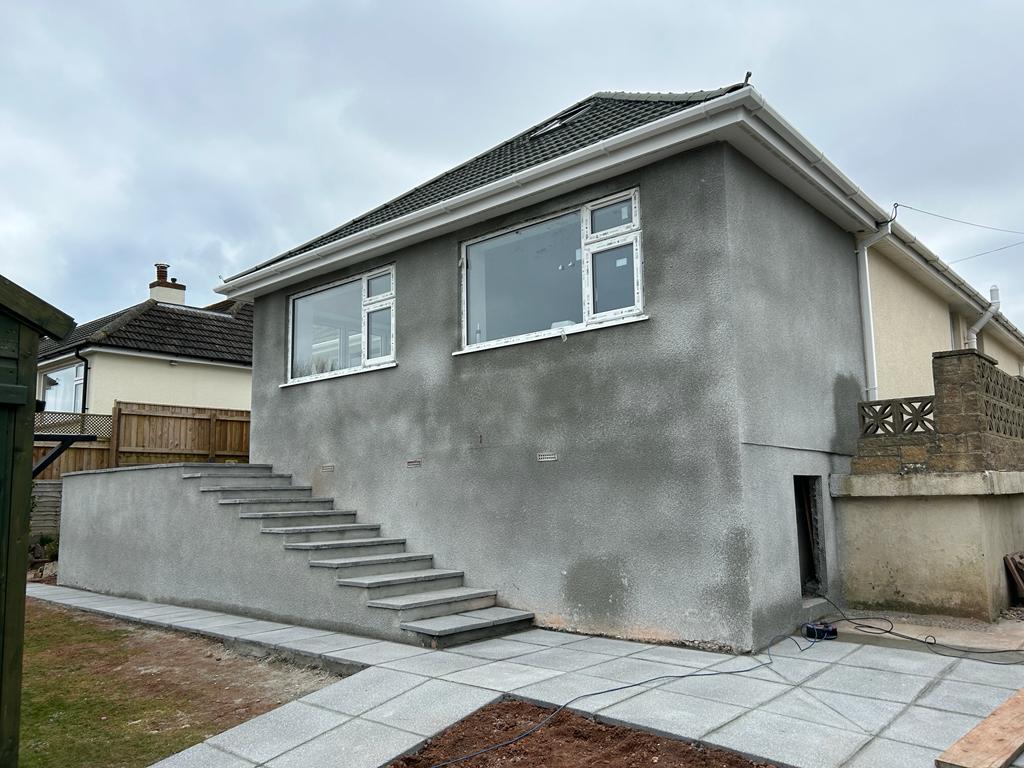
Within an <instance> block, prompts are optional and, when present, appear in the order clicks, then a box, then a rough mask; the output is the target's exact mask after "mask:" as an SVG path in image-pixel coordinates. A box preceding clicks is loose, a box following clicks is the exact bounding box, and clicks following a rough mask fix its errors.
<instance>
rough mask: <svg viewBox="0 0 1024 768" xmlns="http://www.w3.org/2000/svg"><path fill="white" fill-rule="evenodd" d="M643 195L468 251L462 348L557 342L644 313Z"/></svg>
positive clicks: (622, 197) (603, 203)
mask: <svg viewBox="0 0 1024 768" xmlns="http://www.w3.org/2000/svg"><path fill="white" fill-rule="evenodd" d="M639 227H640V224H639V208H638V195H637V191H636V190H632V191H630V192H625V193H621V194H618V195H615V196H612V197H608V198H603V199H601V200H597V201H595V202H593V203H589V204H587V205H585V206H583V207H582V208H581V209H579V210H575V211H571V212H569V213H563V214H560V215H557V216H553V217H551V218H549V219H545V220H543V221H540V222H537V223H534V224H528V225H525V226H522V227H518V228H516V229H513V230H510V231H507V232H502V233H497V234H493V235H488V236H487V237H483V238H480V239H478V240H474V241H471V242H469V243H467V244H466V245H465V246H464V254H463V265H464V266H463V269H464V272H463V301H464V311H463V347H464V348H468V349H472V348H479V347H487V346H498V345H500V344H507V343H510V342H516V341H528V340H531V339H535V338H546V337H549V336H558V335H560V334H562V333H565V332H567V331H572V332H576V331H579V330H584V329H586V328H588V327H593V326H599V325H602V324H604V323H607V322H609V321H614V320H620V319H621V318H626V317H629V316H634V315H640V314H642V312H643V269H642V258H641V253H640V228H639Z"/></svg>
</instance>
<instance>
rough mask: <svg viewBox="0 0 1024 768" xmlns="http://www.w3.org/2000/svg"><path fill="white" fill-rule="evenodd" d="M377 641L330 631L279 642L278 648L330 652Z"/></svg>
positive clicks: (308, 651) (316, 652)
mask: <svg viewBox="0 0 1024 768" xmlns="http://www.w3.org/2000/svg"><path fill="white" fill-rule="evenodd" d="M376 642H379V641H377V640H375V639H374V638H372V637H359V636H358V635H346V634H343V633H341V632H332V633H331V634H329V635H320V636H318V637H310V638H306V639H305V640H288V641H286V642H283V643H280V644H279V646H278V647H279V648H281V649H282V650H286V651H298V652H299V653H306V654H321V653H330V652H331V651H342V650H344V649H346V648H355V647H356V646H359V645H370V644H372V643H376Z"/></svg>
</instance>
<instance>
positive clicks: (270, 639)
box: [245, 627, 332, 647]
mask: <svg viewBox="0 0 1024 768" xmlns="http://www.w3.org/2000/svg"><path fill="white" fill-rule="evenodd" d="M330 634H332V633H331V631H330V630H328V629H310V628H309V627H288V628H286V629H271V630H270V631H268V632H257V633H256V634H254V635H246V637H245V639H246V640H249V641H251V642H255V643H267V644H269V645H273V646H275V647H276V646H280V645H281V644H282V643H287V642H290V641H292V640H310V639H312V638H314V637H323V636H324V635H330Z"/></svg>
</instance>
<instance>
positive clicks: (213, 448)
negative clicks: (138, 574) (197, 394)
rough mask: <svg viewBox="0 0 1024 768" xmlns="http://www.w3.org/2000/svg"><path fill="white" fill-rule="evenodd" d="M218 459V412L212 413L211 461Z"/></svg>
mask: <svg viewBox="0 0 1024 768" xmlns="http://www.w3.org/2000/svg"><path fill="white" fill-rule="evenodd" d="M216 460H217V414H216V413H211V414H210V463H211V464H212V463H213V462H215V461H216Z"/></svg>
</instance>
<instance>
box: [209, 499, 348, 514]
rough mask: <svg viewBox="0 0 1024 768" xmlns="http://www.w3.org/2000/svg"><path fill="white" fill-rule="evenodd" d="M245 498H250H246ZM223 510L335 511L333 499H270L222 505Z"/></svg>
mask: <svg viewBox="0 0 1024 768" xmlns="http://www.w3.org/2000/svg"><path fill="white" fill-rule="evenodd" d="M245 498H249V497H248V496H246V497H245ZM220 506H221V508H222V509H226V510H228V511H229V512H293V511H294V512H298V511H300V510H306V509H333V508H334V501H333V500H332V499H323V500H319V501H318V500H316V499H298V500H296V501H288V500H286V499H269V500H268V501H263V502H257V503H250V504H221V505H220Z"/></svg>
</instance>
